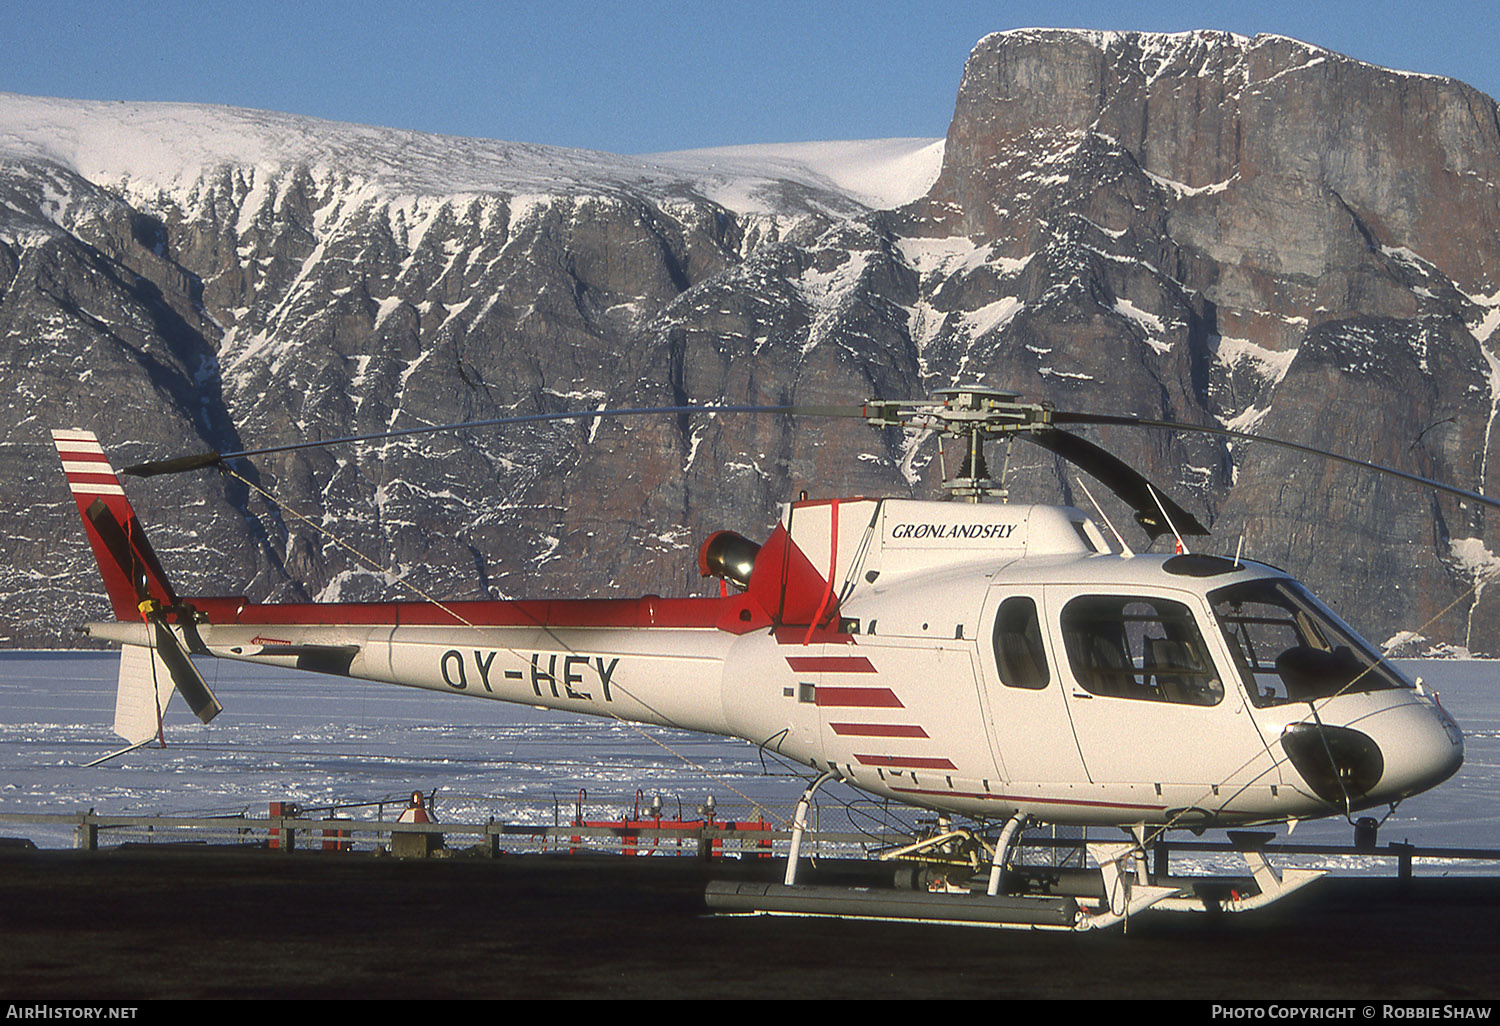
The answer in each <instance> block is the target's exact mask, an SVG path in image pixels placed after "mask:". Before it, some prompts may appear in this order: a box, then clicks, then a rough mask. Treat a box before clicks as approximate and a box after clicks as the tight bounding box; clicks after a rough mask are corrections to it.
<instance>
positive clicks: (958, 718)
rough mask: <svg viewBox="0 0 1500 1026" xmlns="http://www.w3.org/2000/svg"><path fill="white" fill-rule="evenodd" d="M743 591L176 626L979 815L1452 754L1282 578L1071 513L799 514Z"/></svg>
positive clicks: (206, 617) (220, 643) (1358, 787)
mask: <svg viewBox="0 0 1500 1026" xmlns="http://www.w3.org/2000/svg"><path fill="white" fill-rule="evenodd" d="M739 583H740V584H741V585H742V586H743V590H737V591H736V592H735V593H732V594H731V593H730V592H729V589H728V588H727V587H726V588H724V589H723V592H722V593H721V596H720V597H716V598H698V599H660V598H655V597H646V598H642V599H638V600H634V599H633V600H604V601H594V602H590V601H572V602H569V601H559V602H550V603H549V602H537V603H525V602H519V603H518V602H463V603H453V604H449V605H443V606H438V607H435V608H434V607H430V606H426V605H423V604H418V603H378V604H370V605H350V604H335V605H315V604H305V605H259V604H254V603H248V602H245V601H244V600H241V599H197V598H194V599H188V600H186V602H187V605H188V606H189V607H190V608H192V609H193V610H194V611H195V616H196V622H195V623H191V624H189V623H187V622H186V618H182V620H180V621H179V625H178V626H177V627H176V628H175V629H176V630H177V631H178V633H179V634H180V635H181V636H182V637H183V640H184V644H185V645H186V646H187V647H188V648H189V649H192V650H195V651H199V652H202V653H206V654H211V655H214V656H220V657H225V658H230V659H240V660H246V661H251V662H259V663H271V664H278V665H285V666H289V667H299V668H302V669H312V670H321V671H324V672H332V673H338V674H345V675H348V676H353V677H358V678H363V679H367V680H375V681H385V682H389V683H393V684H401V685H407V686H414V687H420V688H426V689H429V690H433V691H441V692H449V693H454V694H462V695H468V696H475V697H483V698H491V699H497V700H502V701H511V702H519V703H524V704H527V705H533V706H538V707H545V708H549V709H560V710H567V711H572V712H581V713H590V714H595V715H603V716H610V717H616V718H619V719H622V720H627V721H633V722H642V723H652V724H659V725H663V726H671V727H679V728H683V729H687V730H694V731H704V732H709V733H715V734H723V735H729V736H735V737H740V738H743V739H745V740H747V741H750V742H752V743H754V744H757V745H762V746H765V747H766V748H767V749H770V750H773V751H775V752H777V753H778V754H780V755H782V756H784V757H786V758H789V759H792V760H795V761H797V762H799V763H802V764H804V765H807V766H809V767H812V768H813V769H816V770H820V771H827V772H831V773H833V774H834V775H836V776H838V777H841V778H842V779H844V780H846V781H847V782H849V783H850V784H853V785H855V786H857V787H859V788H861V789H863V790H865V791H868V792H870V793H873V794H876V795H880V796H885V797H889V798H891V799H893V800H896V801H900V802H904V803H908V804H914V805H919V806H925V807H930V808H933V809H937V810H942V811H947V812H952V813H958V814H963V815H969V816H974V817H980V818H986V819H1002V818H1009V817H1010V816H1013V815H1015V814H1017V813H1026V814H1028V815H1029V816H1031V817H1033V818H1034V819H1038V820H1043V821H1048V822H1054V823H1057V822H1066V823H1081V824H1101V825H1107V824H1112V825H1119V826H1140V825H1143V824H1144V825H1162V826H1182V827H1194V828H1197V827H1202V826H1210V825H1212V826H1223V825H1234V824H1243V823H1254V822H1266V821H1277V820H1285V819H1293V818H1305V817H1314V816H1324V815H1330V814H1346V813H1351V812H1353V811H1354V810H1356V809H1360V808H1368V807H1373V806H1378V805H1386V804H1391V803H1394V802H1396V801H1399V800H1400V799H1401V798H1404V797H1406V796H1408V795H1410V794H1414V793H1416V792H1418V791H1421V790H1424V789H1426V788H1428V787H1431V786H1433V785H1435V784H1437V783H1439V782H1440V781H1442V780H1444V779H1446V778H1447V777H1448V776H1450V775H1452V773H1453V772H1455V771H1456V770H1457V768H1458V766H1459V764H1460V763H1461V761H1462V757H1463V745H1462V736H1461V734H1460V733H1459V731H1458V729H1457V727H1456V726H1455V725H1454V724H1453V721H1452V720H1451V719H1450V718H1449V717H1448V716H1447V714H1446V713H1445V712H1444V711H1443V710H1442V709H1441V707H1440V706H1439V705H1438V704H1437V703H1436V701H1435V699H1434V698H1433V697H1432V696H1430V695H1428V694H1426V693H1425V692H1424V691H1423V690H1422V689H1421V688H1420V687H1418V686H1413V685H1412V684H1411V683H1410V682H1408V681H1406V680H1405V679H1404V678H1402V677H1400V675H1399V674H1398V673H1396V672H1395V671H1393V670H1391V669H1390V668H1389V667H1388V666H1386V665H1384V664H1382V663H1380V662H1379V660H1378V657H1376V656H1375V655H1374V654H1373V653H1372V652H1371V651H1370V650H1369V647H1368V645H1366V644H1365V643H1364V642H1362V641H1360V640H1359V639H1358V637H1357V635H1354V633H1353V632H1352V631H1350V630H1349V629H1348V628H1347V627H1346V626H1344V625H1343V624H1342V623H1340V622H1339V621H1338V620H1337V618H1336V617H1333V616H1332V614H1331V613H1329V612H1328V611H1327V610H1326V608H1324V607H1322V606H1321V605H1319V604H1318V603H1317V602H1316V600H1315V599H1312V598H1311V596H1309V595H1307V593H1306V592H1305V591H1303V590H1302V589H1301V588H1300V587H1299V586H1298V585H1296V584H1295V582H1293V581H1292V580H1291V579H1290V578H1288V577H1287V576H1286V575H1285V574H1283V573H1281V572H1279V571H1277V570H1274V569H1272V568H1270V567H1266V566H1262V565H1259V564H1255V563H1252V562H1249V561H1243V562H1241V561H1231V560H1227V559H1220V558H1218V557H1199V556H1184V555H1179V556H1160V555H1133V554H1129V553H1128V552H1126V553H1114V552H1111V551H1110V548H1109V546H1108V544H1107V543H1106V542H1105V540H1104V538H1103V536H1102V534H1101V533H1100V531H1099V530H1098V528H1097V527H1096V526H1095V525H1094V523H1093V522H1092V521H1091V520H1090V519H1089V518H1088V517H1086V516H1085V515H1084V514H1083V513H1081V512H1079V511H1078V510H1075V509H1071V508H1064V507H1050V506H1012V505H1003V504H968V503H952V502H917V501H908V500H873V499H849V500H833V501H827V500H825V501H815V502H807V501H803V502H799V503H793V504H790V505H789V506H787V507H786V509H785V510H784V512H783V516H782V521H781V523H780V525H779V526H778V528H777V531H776V532H775V534H773V536H772V539H771V540H770V541H768V542H767V544H766V545H765V546H764V547H762V548H761V549H760V550H759V552H758V553H757V554H756V555H755V558H754V569H753V571H752V572H751V574H750V576H749V578H748V580H744V581H741V582H739ZM90 630H91V632H92V633H93V634H94V635H95V636H98V637H102V638H107V639H110V640H114V641H119V642H123V643H125V644H127V645H148V644H149V642H150V635H149V632H148V629H147V627H146V626H145V625H143V624H130V623H112V624H91V625H90ZM1273 648H1274V649H1275V651H1272V650H1271V649H1273ZM1278 657H1280V658H1278ZM1283 664H1285V665H1283Z"/></svg>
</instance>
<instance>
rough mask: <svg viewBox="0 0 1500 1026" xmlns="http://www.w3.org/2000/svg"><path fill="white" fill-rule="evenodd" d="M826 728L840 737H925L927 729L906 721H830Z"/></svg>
mask: <svg viewBox="0 0 1500 1026" xmlns="http://www.w3.org/2000/svg"><path fill="white" fill-rule="evenodd" d="M828 729H829V730H831V731H833V732H834V733H835V734H838V735H840V736H842V737H927V736H928V734H927V731H925V730H923V729H922V728H921V727H919V726H917V725H916V724H907V723H830V724H829V725H828Z"/></svg>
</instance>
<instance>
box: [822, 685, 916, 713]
mask: <svg viewBox="0 0 1500 1026" xmlns="http://www.w3.org/2000/svg"><path fill="white" fill-rule="evenodd" d="M817 704H818V705H820V706H823V707H824V708H850V709H905V708H906V706H904V705H902V704H901V699H899V698H897V697H896V693H895V692H894V691H892V690H891V689H890V688H830V687H824V686H822V685H821V684H820V685H819V686H818V689H817Z"/></svg>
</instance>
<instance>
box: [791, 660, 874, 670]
mask: <svg viewBox="0 0 1500 1026" xmlns="http://www.w3.org/2000/svg"><path fill="white" fill-rule="evenodd" d="M786 662H787V665H788V666H790V667H791V668H792V670H793V672H795V673H874V672H875V664H874V663H872V662H870V660H868V659H866V658H865V657H864V656H787V657H786Z"/></svg>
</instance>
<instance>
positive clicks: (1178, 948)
mask: <svg viewBox="0 0 1500 1026" xmlns="http://www.w3.org/2000/svg"><path fill="white" fill-rule="evenodd" d="M781 865H782V864H781V863H763V864H761V866H762V867H763V868H762V871H763V872H769V873H770V874H772V876H773V878H779V874H780V871H781ZM745 871H746V868H745V865H743V864H727V865H719V866H709V865H705V864H702V863H698V862H696V861H694V860H691V859H679V858H672V859H664V858H637V859H629V858H618V857H616V858H609V857H596V858H582V857H579V858H565V857H547V856H514V855H509V856H502V857H500V858H497V859H483V858H447V859H426V860H399V859H393V858H389V857H384V858H381V857H376V856H374V855H370V854H342V855H340V854H325V853H318V852H306V853H302V852H298V853H291V854H287V853H277V852H269V851H260V850H255V849H243V848H240V849H204V848H198V849H189V850H184V849H171V848H169V847H166V846H155V847H151V848H133V849H119V850H106V851H100V852H92V853H91V852H72V851H22V850H16V849H8V850H7V849H0V999H5V1000H8V1001H23V1000H38V999H55V1000H65V1001H78V1000H80V999H90V998H92V999H106V1000H107V999H114V1000H122V1001H130V1000H136V1001H142V1000H150V999H155V998H238V997H263V998H292V999H295V998H307V997H319V998H339V997H351V998H367V999H369V998H405V999H435V998H458V997H466V998H467V997H484V998H706V997H707V998H713V997H718V998H850V997H853V998H907V999H910V998H971V997H985V998H1048V999H1051V998H1070V999H1075V998H1101V999H1103V998H1109V999H1119V998H1179V999H1196V1000H1206V999H1234V998H1241V999H1253V1000H1274V1001H1282V1002H1289V1001H1297V1000H1307V999H1320V998H1321V999H1334V998H1338V999H1349V998H1354V999H1375V998H1397V999H1408V1000H1410V999H1423V1000H1436V1001H1443V1000H1464V999H1470V1000H1472V999H1490V998H1495V997H1500V961H1497V957H1496V956H1497V954H1500V925H1497V924H1500V879H1496V878H1480V879H1473V878H1470V879H1455V878H1446V879H1421V878H1419V879H1417V880H1415V881H1413V882H1412V883H1411V884H1410V885H1409V886H1408V887H1406V888H1402V887H1401V886H1400V885H1399V884H1398V883H1397V881H1395V880H1392V879H1382V880H1350V879H1345V880H1324V881H1320V882H1319V883H1317V884H1314V885H1313V886H1312V887H1310V888H1308V889H1307V890H1305V891H1303V892H1301V893H1300V894H1297V895H1294V896H1292V897H1290V898H1288V899H1287V900H1286V901H1284V902H1282V903H1281V904H1280V905H1278V906H1273V907H1271V908H1268V909H1263V910H1261V911H1259V912H1254V913H1248V914H1244V915H1241V916H1227V917H1218V918H1214V919H1210V918H1208V917H1206V916H1162V915H1158V916H1156V917H1154V918H1150V917H1144V918H1138V919H1136V920H1133V921H1132V922H1131V923H1130V925H1129V929H1128V931H1124V932H1122V931H1119V930H1116V931H1113V932H1110V933H1099V934H1083V935H1075V934H1050V933H1026V932H1013V931H1009V930H986V929H973V928H962V927H946V926H925V925H917V924H900V923H870V922H851V921H840V920H821V919H793V918H770V917H714V916H710V915H708V914H707V911H706V908H705V905H704V902H703V887H704V884H705V883H706V881H708V880H709V879H713V878H720V879H723V878H726V877H729V876H733V875H735V874H736V873H739V874H741V875H743V874H744V873H745Z"/></svg>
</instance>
